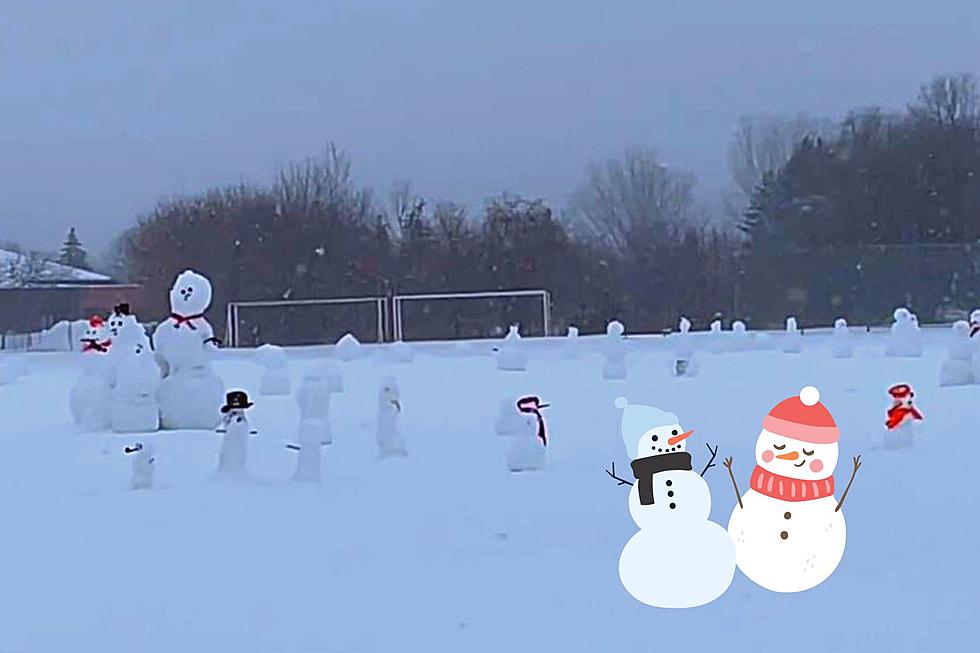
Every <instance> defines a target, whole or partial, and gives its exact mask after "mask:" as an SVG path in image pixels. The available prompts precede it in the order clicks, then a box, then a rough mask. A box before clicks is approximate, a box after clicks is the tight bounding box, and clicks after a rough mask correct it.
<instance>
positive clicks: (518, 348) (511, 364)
mask: <svg viewBox="0 0 980 653" xmlns="http://www.w3.org/2000/svg"><path fill="white" fill-rule="evenodd" d="M497 369H498V370H504V371H507V372H523V371H524V370H526V369H527V353H526V352H525V351H524V345H523V343H522V342H521V333H520V326H519V325H517V324H514V325H512V326H511V327H510V329H508V331H507V335H506V336H504V340H503V342H502V343H500V347H499V348H498V349H497Z"/></svg>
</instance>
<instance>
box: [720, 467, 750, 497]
mask: <svg viewBox="0 0 980 653" xmlns="http://www.w3.org/2000/svg"><path fill="white" fill-rule="evenodd" d="M722 465H724V466H725V467H727V468H728V476H729V477H730V478H731V479H732V486H733V487H734V488H735V498H736V499H738V507H739V508H745V506H743V505H742V493H741V492H739V491H738V482H736V481H735V474H734V472H732V459H731V458H725V461H724V462H723V463H722Z"/></svg>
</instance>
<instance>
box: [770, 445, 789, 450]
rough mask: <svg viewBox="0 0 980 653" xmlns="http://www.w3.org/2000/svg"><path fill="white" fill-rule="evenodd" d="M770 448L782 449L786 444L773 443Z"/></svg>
mask: <svg viewBox="0 0 980 653" xmlns="http://www.w3.org/2000/svg"><path fill="white" fill-rule="evenodd" d="M772 448H773V449H778V450H779V451H782V450H783V449H785V448H786V445H785V444H774V445H772Z"/></svg>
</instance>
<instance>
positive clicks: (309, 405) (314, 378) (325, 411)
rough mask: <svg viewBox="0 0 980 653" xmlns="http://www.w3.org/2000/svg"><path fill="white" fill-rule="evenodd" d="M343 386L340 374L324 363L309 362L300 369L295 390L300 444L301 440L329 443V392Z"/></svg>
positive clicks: (330, 439)
mask: <svg viewBox="0 0 980 653" xmlns="http://www.w3.org/2000/svg"><path fill="white" fill-rule="evenodd" d="M343 388H344V387H343V381H342V379H341V377H340V375H339V374H338V373H336V372H335V371H333V370H332V368H330V367H328V366H327V365H326V364H324V365H311V366H310V367H308V368H306V370H304V372H303V378H302V380H301V381H300V384H299V389H298V390H297V391H296V405H297V407H298V408H299V441H300V446H304V445H303V443H304V442H318V443H319V444H331V443H333V434H332V432H331V426H330V399H331V395H332V394H333V393H335V392H340V391H342V390H343Z"/></svg>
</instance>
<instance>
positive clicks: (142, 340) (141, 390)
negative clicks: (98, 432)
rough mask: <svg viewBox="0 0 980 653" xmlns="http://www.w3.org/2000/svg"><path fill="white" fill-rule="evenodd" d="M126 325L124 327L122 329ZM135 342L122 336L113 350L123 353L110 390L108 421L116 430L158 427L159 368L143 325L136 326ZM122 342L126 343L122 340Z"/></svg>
mask: <svg viewBox="0 0 980 653" xmlns="http://www.w3.org/2000/svg"><path fill="white" fill-rule="evenodd" d="M127 328H129V329H131V328H133V327H132V326H130V327H124V329H123V331H124V332H125V331H126V330H127ZM133 337H134V339H135V342H132V343H130V342H128V341H127V339H126V338H125V337H122V338H121V339H120V341H119V342H118V343H117V345H116V347H115V348H114V349H113V351H114V355H118V354H119V353H120V352H124V351H125V352H126V353H125V358H124V359H123V360H122V361H121V362H120V364H119V367H118V369H117V371H116V384H115V387H114V388H113V390H112V406H111V411H110V412H111V421H112V430H113V431H115V432H116V433H139V432H149V431H156V430H157V429H159V428H160V405H159V403H157V391H158V390H159V387H160V368H159V367H157V364H156V361H155V360H154V359H153V352H152V351H151V350H150V341H149V339H148V338H147V337H146V333H145V332H143V329H142V327H136V333H135V334H133ZM124 341H125V342H124Z"/></svg>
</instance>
